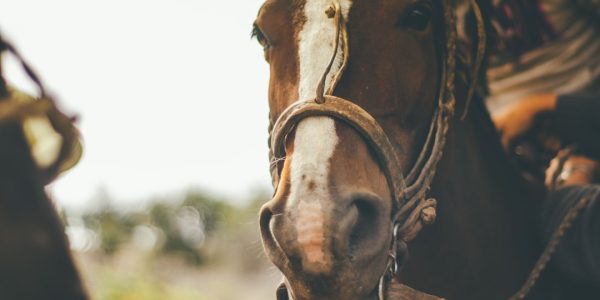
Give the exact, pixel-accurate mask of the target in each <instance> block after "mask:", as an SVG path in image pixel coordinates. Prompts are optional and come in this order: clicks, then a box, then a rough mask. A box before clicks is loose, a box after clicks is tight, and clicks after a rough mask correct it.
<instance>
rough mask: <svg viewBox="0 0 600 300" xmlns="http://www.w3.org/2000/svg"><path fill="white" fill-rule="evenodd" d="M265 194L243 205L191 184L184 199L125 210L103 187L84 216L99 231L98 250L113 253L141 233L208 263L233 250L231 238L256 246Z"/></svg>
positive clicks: (159, 248) (170, 251)
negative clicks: (94, 203)
mask: <svg viewBox="0 0 600 300" xmlns="http://www.w3.org/2000/svg"><path fill="white" fill-rule="evenodd" d="M267 195H268V194H267V193H266V192H264V191H257V192H255V193H253V195H252V196H251V198H250V199H248V200H246V201H245V202H244V203H245V205H233V204H231V201H227V200H225V199H222V198H217V197H215V196H212V195H210V194H208V193H205V192H202V191H200V190H189V191H188V192H186V193H185V194H184V196H183V197H182V198H181V199H168V198H161V199H156V200H153V201H150V202H149V203H147V205H145V206H144V207H142V208H138V209H134V210H122V209H119V208H117V206H115V205H113V203H114V200H113V199H111V197H110V195H109V194H108V193H107V192H105V191H101V192H100V193H99V196H97V200H96V201H97V202H98V203H99V205H97V207H96V209H93V210H90V211H88V212H86V213H84V214H83V215H82V216H81V220H82V221H83V225H84V226H85V228H86V229H90V230H91V232H93V233H95V237H96V238H97V243H96V248H97V249H94V250H95V251H100V252H101V253H102V254H103V255H107V256H111V255H114V254H115V253H116V252H117V251H118V250H119V249H120V248H121V247H123V246H124V245H127V244H130V243H136V242H138V243H140V239H142V241H141V243H143V244H145V247H149V248H151V249H149V250H151V251H152V252H154V253H158V254H159V255H174V256H178V257H181V258H183V259H185V261H186V262H187V263H189V264H193V265H204V264H209V263H211V262H216V261H218V260H219V259H222V258H223V257H219V256H227V255H230V254H231V253H230V252H231V251H230V250H232V249H231V248H232V244H235V245H242V246H244V245H245V244H244V242H248V243H250V244H251V245H250V246H249V247H256V243H257V242H258V238H259V237H258V225H257V219H258V210H259V208H260V206H261V205H262V204H263V203H264V202H265V201H267V199H268V196H267ZM143 235H146V236H143ZM148 235H151V236H148ZM144 240H149V242H144ZM236 241H237V243H236ZM148 243H149V244H151V245H148ZM240 243H241V244H240ZM235 245H233V248H235V247H236V246H235ZM259 250H260V249H259ZM86 251H88V250H86ZM256 254H257V255H260V253H256Z"/></svg>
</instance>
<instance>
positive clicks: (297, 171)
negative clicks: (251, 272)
mask: <svg viewBox="0 0 600 300" xmlns="http://www.w3.org/2000/svg"><path fill="white" fill-rule="evenodd" d="M455 5H456V4H455V3H454V1H442V0H435V1H434V0H268V1H266V3H265V4H264V5H263V6H262V8H261V9H260V12H259V14H258V17H257V19H256V22H255V27H254V35H255V36H256V38H257V39H258V41H259V42H260V44H261V45H262V46H263V47H264V52H265V58H266V60H267V61H268V62H269V64H270V72H271V79H270V84H269V106H270V118H271V120H272V121H273V123H274V124H273V130H272V137H271V138H272V140H271V147H272V151H273V152H272V154H273V165H272V167H273V174H274V183H275V186H276V192H275V194H274V196H273V199H272V200H271V201H269V202H268V203H266V204H265V205H264V206H263V208H262V210H261V213H260V226H261V234H262V239H263V243H264V246H265V250H266V252H267V255H268V256H269V258H270V259H271V260H272V261H273V263H274V264H275V265H276V266H277V267H278V268H279V269H280V270H281V271H282V273H283V274H284V277H285V281H284V283H285V285H284V286H282V288H281V289H280V291H279V293H278V296H279V297H280V298H281V299H285V298H287V297H288V295H289V296H291V297H292V298H293V299H349V300H351V299H377V298H385V297H386V296H385V294H389V293H387V292H386V291H385V289H386V288H387V282H389V281H390V278H391V277H394V281H398V282H400V281H401V282H403V283H406V284H408V285H410V286H412V287H414V288H417V289H419V290H423V291H425V292H427V293H431V294H435V295H439V296H441V297H445V298H450V299H506V298H508V297H509V296H511V295H512V294H513V293H514V292H515V291H517V289H518V288H519V287H520V286H521V284H522V283H523V281H524V280H525V279H526V278H527V275H528V273H529V271H530V270H531V268H532V267H533V265H534V263H535V261H536V259H537V257H538V255H539V254H540V252H541V245H539V244H538V242H537V238H536V232H535V230H536V222H537V218H536V213H535V210H534V208H535V207H536V206H537V205H538V202H539V199H541V197H542V194H541V193H537V192H535V191H534V190H533V189H530V188H529V187H528V186H527V185H526V183H525V182H524V181H523V180H522V179H521V177H520V176H519V175H518V172H517V171H516V169H515V168H514V167H513V165H512V164H511V163H510V162H509V160H508V159H507V157H506V156H505V154H504V152H503V151H502V148H501V146H500V143H499V138H498V136H497V134H496V131H495V128H494V126H493V124H492V122H491V121H490V118H489V114H488V112H487V110H486V109H485V107H484V105H483V102H482V100H481V97H477V96H476V97H475V99H474V101H473V103H472V107H471V108H470V112H469V113H468V114H466V116H465V118H464V120H461V117H460V116H456V115H455V114H454V113H453V112H454V111H455V110H456V111H458V112H461V113H462V112H464V111H467V109H468V106H469V105H468V101H467V99H468V98H469V97H470V95H471V92H470V91H471V90H472V88H471V87H470V86H469V85H468V83H469V82H470V81H471V80H470V79H469V77H468V75H469V74H468V73H469V72H466V71H465V70H466V69H467V68H471V66H470V65H468V64H467V63H465V61H464V59H459V58H460V57H463V56H461V55H459V53H456V52H455V51H456V46H457V45H458V46H460V44H459V42H457V41H456V30H457V29H456V23H455V12H456V7H455ZM462 48H464V49H468V47H462ZM455 60H457V62H455ZM477 73H478V72H477V71H475V74H477ZM455 74H456V78H455V77H454V76H455ZM461 74H462V75H461ZM459 75H460V76H459ZM463 75H464V76H463ZM322 93H323V94H326V96H322ZM333 95H335V96H333ZM346 99H347V100H346ZM461 115H462V114H461ZM442 152H443V155H442ZM402 174H405V175H406V176H402ZM434 175H435V176H434ZM431 197H433V198H436V199H438V201H435V200H433V199H432V198H431ZM436 210H437V214H436ZM436 215H437V220H436V221H435V223H434V224H432V225H430V226H427V227H426V226H425V225H427V224H430V223H432V222H433V220H434V219H435V217H436ZM419 231H420V233H419ZM417 233H419V234H418V236H417ZM405 242H409V243H408V245H407V244H406V243H405ZM408 253H409V254H410V255H407V254H408ZM395 263H400V264H401V265H402V268H401V269H400V270H399V271H398V270H395V268H394V266H395ZM380 287H381V288H380ZM541 287H543V286H541ZM381 289H383V292H382V293H381V294H380V290H381ZM544 292H545V289H543V288H540V285H539V284H538V288H536V289H535V290H534V291H532V293H530V294H529V297H531V298H532V299H536V298H542V299H549V298H550V297H547V295H544ZM288 293H289V294H288Z"/></svg>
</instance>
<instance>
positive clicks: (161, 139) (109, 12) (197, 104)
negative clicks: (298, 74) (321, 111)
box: [0, 0, 270, 209]
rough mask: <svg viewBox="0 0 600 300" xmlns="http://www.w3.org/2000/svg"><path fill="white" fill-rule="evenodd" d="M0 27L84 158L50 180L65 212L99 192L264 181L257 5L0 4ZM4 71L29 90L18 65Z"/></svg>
mask: <svg viewBox="0 0 600 300" xmlns="http://www.w3.org/2000/svg"><path fill="white" fill-rule="evenodd" d="M0 2H1V4H0V7H1V9H0V30H1V32H2V33H3V35H4V36H5V37H6V38H7V39H9V40H11V41H12V42H13V43H14V44H15V45H16V46H17V48H19V49H20V50H21V53H22V54H23V55H24V56H25V57H26V59H27V60H29V61H30V63H31V64H32V65H33V67H34V69H36V70H37V72H38V73H39V74H40V76H41V77H42V79H43V81H44V82H45V83H46V85H47V86H48V88H49V90H50V91H51V92H53V93H54V94H55V95H56V96H57V98H58V100H59V103H60V104H61V106H62V107H63V108H64V109H65V110H66V111H68V112H72V113H76V114H78V115H79V116H80V121H79V128H80V129H81V131H82V133H83V137H84V147H85V148H84V150H85V153H84V156H83V159H82V160H81V162H80V164H79V165H78V166H77V167H76V168H75V169H73V170H72V171H71V172H69V173H68V174H66V175H64V176H63V177H61V178H60V179H59V180H58V181H57V182H56V183H55V184H53V185H52V186H51V187H50V191H51V192H52V194H53V196H54V198H55V199H56V200H57V201H58V203H60V204H62V205H64V206H66V207H67V208H72V209H78V208H81V207H82V206H85V203H86V202H87V201H89V200H90V199H91V198H92V197H93V195H94V194H95V193H97V191H98V189H99V188H100V187H104V188H106V189H107V190H108V191H109V192H110V193H111V194H112V195H113V196H114V197H115V198H116V199H118V200H119V201H122V202H124V203H129V204H134V205H135V203H138V202H137V201H140V200H142V199H147V198H150V197H151V196H153V195H165V194H169V193H174V192H178V191H181V190H184V189H186V188H189V187H201V188H203V189H206V190H208V191H210V192H213V193H216V194H219V195H224V196H228V197H232V198H234V199H243V198H244V197H245V196H246V194H248V193H249V191H250V190H252V189H253V188H254V187H257V186H258V187H264V188H269V182H270V180H269V177H268V159H267V142H266V139H267V124H268V122H267V113H268V108H267V84H268V65H267V64H266V63H265V62H264V61H263V55H262V50H261V49H260V47H259V46H258V45H257V44H256V42H255V41H251V40H250V30H251V24H252V21H253V20H254V17H255V16H256V13H257V11H258V8H259V7H260V5H261V3H262V2H263V0H235V1H220V0H218V1H212V0H211V1H208V0H94V1H91V0H52V1H47V0H12V1H11V0H0ZM6 64H7V65H6V68H5V75H6V77H7V78H8V80H9V81H11V82H12V83H14V84H15V85H17V86H19V87H21V88H25V89H26V90H29V91H34V90H33V89H31V86H30V85H28V84H26V82H27V80H26V79H25V77H24V75H23V74H22V73H21V71H20V69H19V68H18V67H17V65H16V64H15V63H14V62H12V63H11V62H9V61H6Z"/></svg>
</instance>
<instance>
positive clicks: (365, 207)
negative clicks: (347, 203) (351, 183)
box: [349, 194, 381, 254]
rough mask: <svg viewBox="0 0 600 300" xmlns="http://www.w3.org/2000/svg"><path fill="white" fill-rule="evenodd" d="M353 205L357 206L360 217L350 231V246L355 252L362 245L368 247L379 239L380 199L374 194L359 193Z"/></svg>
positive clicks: (351, 250)
mask: <svg viewBox="0 0 600 300" xmlns="http://www.w3.org/2000/svg"><path fill="white" fill-rule="evenodd" d="M353 198H354V200H353V203H352V205H353V206H354V207H356V210H357V212H358V219H357V220H356V223H355V225H354V227H353V228H352V229H351V230H352V231H351V232H350V239H349V247H350V252H351V254H353V253H354V252H355V251H356V250H357V249H359V248H361V247H368V245H370V244H371V242H374V241H376V240H377V232H378V231H379V222H380V220H379V219H380V218H378V216H379V209H378V207H379V205H378V204H379V203H380V201H381V200H380V199H379V198H378V197H376V196H374V195H362V194H361V195H357V196H356V197H353Z"/></svg>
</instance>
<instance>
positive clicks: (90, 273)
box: [61, 189, 280, 300]
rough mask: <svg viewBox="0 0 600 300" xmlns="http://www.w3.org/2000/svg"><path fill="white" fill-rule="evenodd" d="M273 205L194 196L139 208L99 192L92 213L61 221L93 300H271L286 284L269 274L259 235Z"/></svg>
mask: <svg viewBox="0 0 600 300" xmlns="http://www.w3.org/2000/svg"><path fill="white" fill-rule="evenodd" d="M269 198H270V196H269V194H268V193H267V192H265V191H261V190H257V191H255V192H253V193H250V196H249V197H248V198H247V199H239V200H237V201H233V200H232V199H224V198H222V197H216V196H214V195H211V194H210V193H207V192H204V191H202V190H199V189H190V190H188V191H186V192H184V193H181V194H179V195H171V196H163V197H160V198H155V199H154V200H151V201H146V202H143V203H144V204H143V205H138V206H136V207H133V208H132V207H124V206H122V205H118V204H117V203H116V200H115V199H113V198H112V196H111V195H110V194H109V193H108V192H107V191H106V190H100V191H99V193H98V194H97V196H96V197H95V199H94V203H93V205H91V207H93V208H91V209H89V210H88V211H86V212H84V213H81V214H78V215H73V214H69V212H68V211H67V212H64V211H63V212H61V216H62V217H63V219H64V220H65V222H66V223H67V224H66V225H67V233H68V234H69V239H70V242H71V245H72V248H74V250H75V254H76V257H78V260H79V263H80V265H81V268H80V270H82V272H83V273H84V278H85V279H86V282H87V284H86V285H87V286H88V288H89V290H90V292H91V294H92V298H93V299H98V300H138V299H149V300H152V299H175V300H180V299H181V300H185V299H197V300H203V299H211V300H213V299H219V300H221V299H222V300H229V299H232V300H233V299H242V298H244V299H251V300H256V299H265V297H267V296H265V295H268V296H269V297H270V295H271V294H272V289H273V287H274V286H276V282H278V281H279V278H280V277H279V276H280V275H279V274H278V273H276V272H275V274H274V275H273V276H270V275H269V274H273V272H274V269H273V267H272V266H271V264H270V263H269V262H268V261H267V259H266V258H265V256H264V254H263V249H262V244H261V242H260V236H259V229H258V211H259V209H260V207H261V206H262V205H263V203H265V202H266V201H267V200H268V199H269ZM234 203H237V204H234ZM240 203H241V204H240ZM259 274H263V275H262V276H261V275H259ZM265 276H266V277H265ZM242 285H244V288H243V289H244V291H238V290H236V288H231V287H232V286H236V287H241V286H242ZM263 292H264V293H263ZM252 293H254V294H253V295H254V296H251V294H252ZM261 293H262V294H261ZM241 295H243V296H241ZM240 297H242V298H240Z"/></svg>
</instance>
